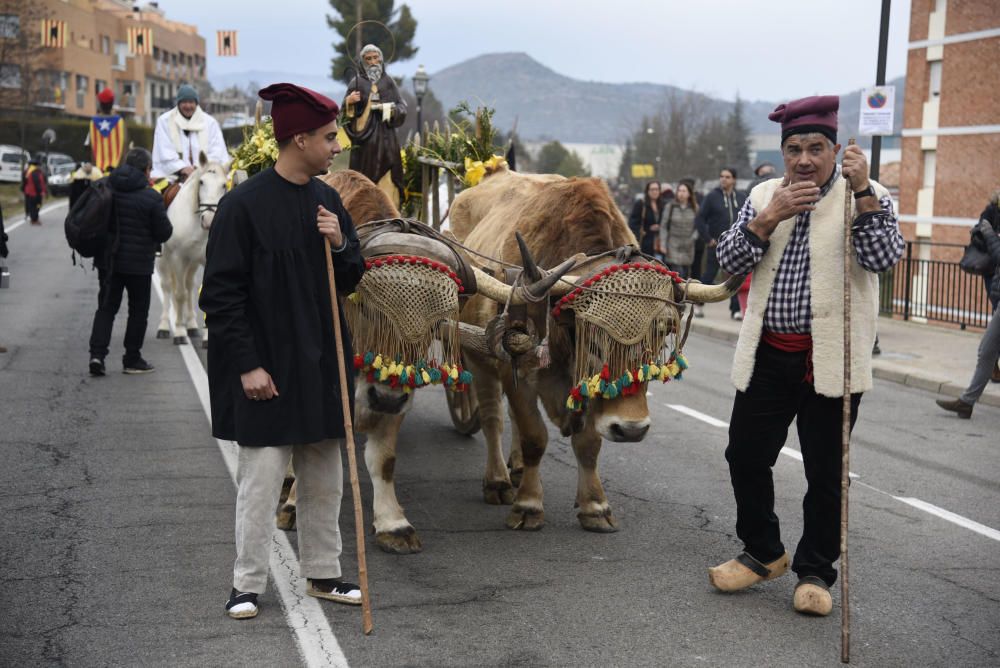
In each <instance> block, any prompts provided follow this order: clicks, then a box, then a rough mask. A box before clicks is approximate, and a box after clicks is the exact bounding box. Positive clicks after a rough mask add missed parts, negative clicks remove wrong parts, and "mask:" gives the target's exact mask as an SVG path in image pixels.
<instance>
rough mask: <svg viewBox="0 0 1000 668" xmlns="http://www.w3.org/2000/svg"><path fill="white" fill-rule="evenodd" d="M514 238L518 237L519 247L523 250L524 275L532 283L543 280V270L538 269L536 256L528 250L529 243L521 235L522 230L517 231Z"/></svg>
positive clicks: (522, 264)
mask: <svg viewBox="0 0 1000 668" xmlns="http://www.w3.org/2000/svg"><path fill="white" fill-rule="evenodd" d="M514 238H515V239H517V247H518V248H519V249H520V250H521V266H522V267H524V275H525V276H526V277H527V278H528V280H529V281H531V282H532V283H535V282H537V281H540V280H542V272H540V271H539V270H538V265H537V264H535V258H534V257H532V255H531V251H530V250H528V244H527V243H526V242H525V240H524V237H522V236H521V233H520V232H515V233H514ZM550 287H551V286H550Z"/></svg>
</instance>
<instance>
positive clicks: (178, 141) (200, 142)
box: [152, 84, 229, 182]
mask: <svg viewBox="0 0 1000 668" xmlns="http://www.w3.org/2000/svg"><path fill="white" fill-rule="evenodd" d="M176 99H177V106H176V107H174V108H173V109H171V110H170V111H168V112H166V113H165V114H161V115H160V117H159V118H158V119H157V120H156V131H155V132H154V134H153V172H152V178H153V180H158V179H168V180H170V181H175V182H183V181H184V179H186V178H187V177H188V176H190V175H191V172H193V171H194V170H195V168H196V167H197V166H198V154H199V153H201V152H204V153H205V155H206V157H208V160H209V162H218V163H221V164H227V163H228V162H229V152H228V151H227V150H226V140H225V139H224V138H223V137H222V128H220V127H219V123H218V121H216V120H215V119H214V118H212V117H211V116H209V115H208V114H207V113H205V111H204V110H202V108H201V107H200V106H198V91H196V90H195V89H194V87H193V86H190V85H188V84H183V85H181V86H180V88H178V89H177V98H176Z"/></svg>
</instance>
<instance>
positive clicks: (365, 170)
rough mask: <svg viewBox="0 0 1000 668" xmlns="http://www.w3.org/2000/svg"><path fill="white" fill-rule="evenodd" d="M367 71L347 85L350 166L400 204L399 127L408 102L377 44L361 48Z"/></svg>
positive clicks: (404, 118) (401, 176)
mask: <svg viewBox="0 0 1000 668" xmlns="http://www.w3.org/2000/svg"><path fill="white" fill-rule="evenodd" d="M361 60H362V64H363V66H364V70H365V71H364V74H363V75H362V76H355V77H354V78H353V79H351V82H350V83H349V84H348V85H347V97H346V98H345V100H344V104H345V107H346V110H347V118H348V119H349V120H348V122H347V125H345V126H344V131H345V132H346V133H347V137H348V139H350V140H351V144H352V146H353V147H354V148H353V149H352V150H351V169H354V170H357V171H359V172H361V173H362V174H364V175H365V176H367V177H368V178H369V179H371V180H372V181H373V182H375V183H376V184H378V187H379V188H380V189H382V190H383V191H384V192H385V193H386V194H387V195H388V196H389V199H390V200H392V203H393V204H394V205H395V206H396V207H399V203H400V201H401V200H402V194H403V162H402V159H401V158H400V155H399V141H398V140H397V139H396V128H398V127H399V126H400V125H402V124H403V121H405V120H406V103H405V102H404V101H403V98H402V97H401V96H400V94H399V90H398V89H397V88H396V82H394V81H393V80H392V77H391V76H389V75H388V74H387V73H386V71H385V66H384V63H383V60H382V51H381V49H379V48H378V47H377V46H375V45H374V44H369V45H368V46H366V47H364V48H363V49H361Z"/></svg>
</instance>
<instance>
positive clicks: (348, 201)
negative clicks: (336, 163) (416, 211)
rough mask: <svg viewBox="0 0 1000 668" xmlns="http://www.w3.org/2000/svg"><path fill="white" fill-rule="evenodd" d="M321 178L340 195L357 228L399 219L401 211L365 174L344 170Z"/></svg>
mask: <svg viewBox="0 0 1000 668" xmlns="http://www.w3.org/2000/svg"><path fill="white" fill-rule="evenodd" d="M319 178H320V180H321V181H322V182H323V183H325V184H327V185H328V186H330V187H331V188H333V189H334V190H336V191H337V192H338V193H339V194H340V199H341V201H343V203H344V208H345V209H347V213H349V214H351V220H352V221H353V222H354V226H355V227H357V226H359V225H363V224H364V223H367V222H370V221H373V220H385V219H387V218H399V210H398V209H396V207H395V206H394V205H393V203H392V201H391V200H390V199H389V196H388V195H386V194H385V192H383V191H382V190H381V189H380V188H379V187H378V186H376V185H375V184H374V183H372V181H371V179H369V178H368V177H367V176H365V175H364V174H362V173H360V172H356V171H354V170H351V169H344V170H341V171H338V172H333V173H331V174H324V175H323V176H321V177H319Z"/></svg>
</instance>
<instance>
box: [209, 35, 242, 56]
mask: <svg viewBox="0 0 1000 668" xmlns="http://www.w3.org/2000/svg"><path fill="white" fill-rule="evenodd" d="M215 41H216V42H217V45H218V54H219V55H220V56H235V55H238V54H237V53H236V31H235V30H216V31H215Z"/></svg>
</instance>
